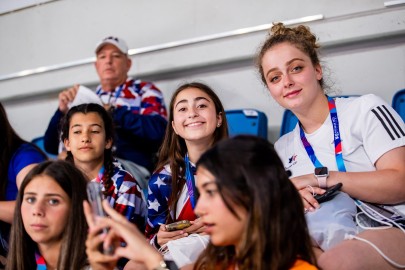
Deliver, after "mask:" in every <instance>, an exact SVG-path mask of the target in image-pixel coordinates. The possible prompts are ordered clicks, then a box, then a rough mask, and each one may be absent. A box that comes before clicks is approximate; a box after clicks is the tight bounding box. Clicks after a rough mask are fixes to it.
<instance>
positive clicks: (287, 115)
mask: <svg viewBox="0 0 405 270" xmlns="http://www.w3.org/2000/svg"><path fill="white" fill-rule="evenodd" d="M358 96H359V95H337V96H332V97H344V98H348V97H358ZM297 123H298V118H297V117H296V116H295V115H294V114H293V113H292V111H290V110H285V111H284V114H283V119H282V120H281V128H280V137H281V136H283V135H284V134H286V133H288V132H290V131H292V130H293V129H294V128H295V126H296V125H297Z"/></svg>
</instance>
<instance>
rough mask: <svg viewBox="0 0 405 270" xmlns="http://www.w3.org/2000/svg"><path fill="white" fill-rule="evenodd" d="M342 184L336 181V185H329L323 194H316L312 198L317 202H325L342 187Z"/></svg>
mask: <svg viewBox="0 0 405 270" xmlns="http://www.w3.org/2000/svg"><path fill="white" fill-rule="evenodd" d="M342 186H343V184H342V183H337V184H336V185H334V186H331V187H329V188H328V189H327V190H326V191H325V193H324V194H316V195H315V196H314V198H315V199H316V200H317V201H318V203H323V202H327V201H329V200H331V199H333V198H334V197H335V196H336V195H337V194H338V191H339V190H340V189H341V188H342Z"/></svg>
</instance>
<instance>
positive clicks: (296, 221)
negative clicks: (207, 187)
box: [194, 135, 316, 270]
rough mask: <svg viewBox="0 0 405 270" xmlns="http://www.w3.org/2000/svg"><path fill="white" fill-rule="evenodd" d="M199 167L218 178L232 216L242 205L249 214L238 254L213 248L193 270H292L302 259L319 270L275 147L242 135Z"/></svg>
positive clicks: (225, 143) (226, 142) (294, 192)
mask: <svg viewBox="0 0 405 270" xmlns="http://www.w3.org/2000/svg"><path fill="white" fill-rule="evenodd" d="M197 167H198V168H199V167H203V168H205V169H207V170H208V171H209V172H210V173H211V174H212V175H213V176H214V177H215V181H216V184H217V187H218V191H219V194H220V196H221V197H222V199H223V201H224V204H225V205H226V206H227V208H228V209H229V211H230V212H231V213H233V214H234V215H235V216H236V217H238V216H237V215H236V212H235V211H234V209H233V206H240V207H242V208H244V209H245V210H246V212H247V213H248V214H247V217H246V226H245V229H244V232H243V234H242V235H241V243H242V244H241V248H240V250H239V252H238V254H236V252H235V248H234V247H233V246H214V245H213V244H212V243H210V244H209V245H208V247H207V249H206V250H205V251H204V252H203V253H202V254H201V256H200V257H199V259H198V260H197V262H196V264H195V267H194V269H206V270H211V269H228V267H229V266H230V265H232V264H236V265H238V268H239V269H240V270H251V269H255V270H265V269H266V270H268V269H270V270H280V269H290V268H291V267H292V266H293V265H294V263H295V261H296V260H297V259H298V258H299V259H302V260H305V261H307V262H309V263H312V264H315V265H316V262H315V256H314V254H313V251H312V247H311V240H310V236H309V232H308V228H307V223H306V220H305V216H304V211H303V209H304V207H303V204H302V201H301V196H300V195H299V193H298V191H297V189H296V188H295V187H294V185H293V184H292V183H291V181H290V180H289V179H288V176H287V173H286V171H285V170H284V166H283V164H282V162H281V160H280V158H279V157H278V155H277V153H276V151H275V150H274V148H273V145H272V144H271V143H269V142H268V141H267V140H265V139H262V138H259V137H256V136H250V135H239V136H236V137H234V138H231V139H228V140H224V141H221V142H219V143H218V144H216V145H215V146H213V147H212V148H211V149H210V150H208V151H206V152H205V153H204V154H203V155H202V156H201V157H200V159H199V161H198V162H197Z"/></svg>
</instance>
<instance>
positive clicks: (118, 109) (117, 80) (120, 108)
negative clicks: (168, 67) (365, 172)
mask: <svg viewBox="0 0 405 270" xmlns="http://www.w3.org/2000/svg"><path fill="white" fill-rule="evenodd" d="M95 53H96V56H97V57H96V61H95V68H96V70H97V74H98V76H99V78H100V85H99V86H98V87H97V90H96V94H97V95H98V96H99V97H100V99H101V102H102V103H103V104H104V107H105V108H106V109H108V110H110V111H111V115H112V117H113V119H114V123H115V127H116V138H115V142H114V146H115V147H114V149H115V155H116V156H117V157H118V158H121V159H124V160H129V161H132V162H134V163H136V164H138V165H140V166H142V167H144V168H147V169H148V170H149V171H152V170H153V169H154V168H153V166H154V163H153V160H154V158H155V156H156V152H157V150H158V149H159V147H160V144H161V142H162V140H163V137H164V133H165V129H166V126H167V119H166V117H167V111H166V107H165V104H164V100H163V95H162V93H161V92H160V90H159V89H158V88H157V87H156V86H155V85H154V84H152V83H150V82H144V81H141V80H134V79H132V78H128V75H127V73H128V71H129V69H130V68H131V64H132V61H131V59H130V58H129V57H128V46H127V44H126V43H125V41H124V40H123V39H121V38H118V37H113V36H109V37H106V38H104V39H103V40H101V41H100V42H99V43H98V44H97V47H96V50H95ZM78 89H79V85H75V86H73V87H71V88H69V89H67V90H65V91H62V92H61V93H60V94H59V107H58V110H57V111H56V113H55V114H54V116H53V117H52V119H51V121H50V123H49V126H48V129H47V131H46V133H45V141H44V144H45V149H46V150H47V151H48V152H49V153H53V154H57V152H58V145H59V138H60V136H59V132H58V125H59V122H60V120H61V119H62V117H63V116H64V115H65V114H66V112H67V111H68V109H69V107H68V104H69V103H71V102H72V101H73V100H74V98H75V97H76V94H77V91H78ZM137 180H138V179H137Z"/></svg>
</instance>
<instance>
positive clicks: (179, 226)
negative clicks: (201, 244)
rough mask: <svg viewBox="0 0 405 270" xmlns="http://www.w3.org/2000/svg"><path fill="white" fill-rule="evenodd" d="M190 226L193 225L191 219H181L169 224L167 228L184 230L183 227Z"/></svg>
mask: <svg viewBox="0 0 405 270" xmlns="http://www.w3.org/2000/svg"><path fill="white" fill-rule="evenodd" d="M190 226H191V222H190V221H189V220H180V221H177V222H173V223H170V224H167V225H166V230H167V231H169V232H171V231H177V230H182V229H185V228H188V227H190Z"/></svg>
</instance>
